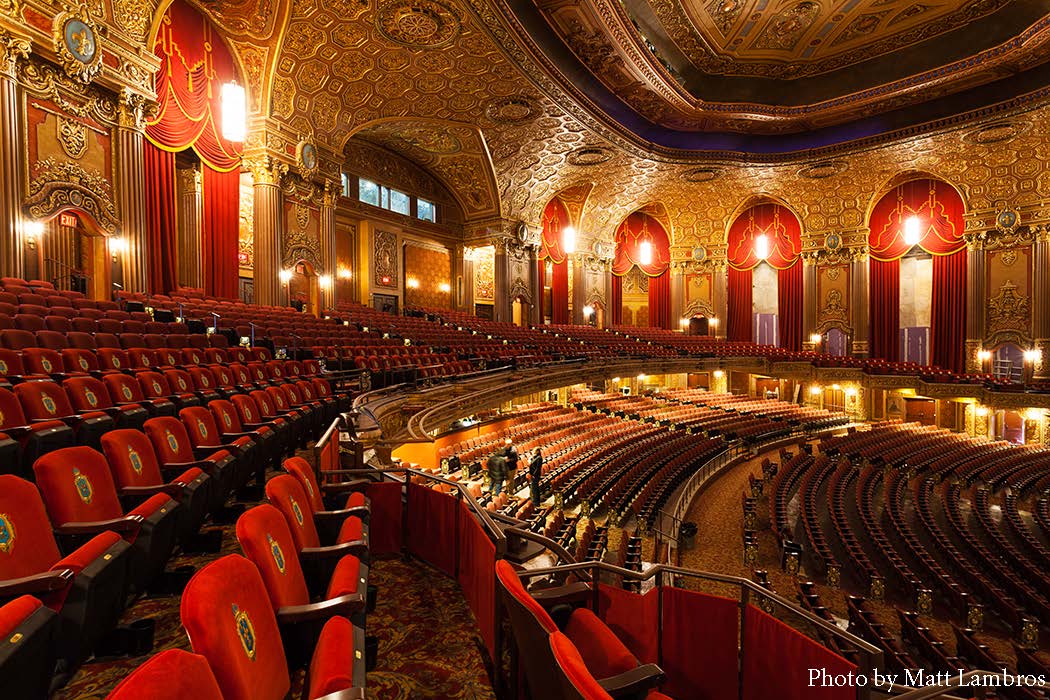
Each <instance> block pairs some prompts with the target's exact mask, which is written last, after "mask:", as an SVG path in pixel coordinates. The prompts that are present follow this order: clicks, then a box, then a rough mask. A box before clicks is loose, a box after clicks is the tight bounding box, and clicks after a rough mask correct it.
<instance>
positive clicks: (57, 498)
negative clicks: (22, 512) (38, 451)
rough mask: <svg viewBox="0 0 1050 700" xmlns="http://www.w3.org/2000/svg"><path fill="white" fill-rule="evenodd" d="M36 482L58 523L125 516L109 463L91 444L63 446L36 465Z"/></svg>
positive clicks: (55, 522)
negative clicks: (85, 445) (88, 445)
mask: <svg viewBox="0 0 1050 700" xmlns="http://www.w3.org/2000/svg"><path fill="white" fill-rule="evenodd" d="M33 473H34V474H36V483H37V485H38V486H39V487H40V493H41V495H42V496H43V497H44V506H45V507H46V508H47V512H48V515H50V516H51V522H52V523H54V524H55V525H64V524H66V523H80V522H90V521H93V520H112V519H114V518H122V517H124V509H123V508H122V507H121V505H120V500H119V499H118V498H117V487H116V485H115V484H114V483H113V475H112V474H111V473H110V471H109V464H107V463H106V458H105V457H103V456H102V454H101V453H100V452H97V451H95V450H93V449H91V448H90V447H64V448H62V449H60V450H55V451H53V452H48V453H47V454H45V455H43V456H42V457H40V459H38V460H37V461H36V462H35V463H34V464H33Z"/></svg>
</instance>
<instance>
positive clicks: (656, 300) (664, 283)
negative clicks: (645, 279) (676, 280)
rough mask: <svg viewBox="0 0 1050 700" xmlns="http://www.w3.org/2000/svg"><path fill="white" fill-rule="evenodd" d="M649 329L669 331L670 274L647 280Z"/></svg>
mask: <svg viewBox="0 0 1050 700" xmlns="http://www.w3.org/2000/svg"><path fill="white" fill-rule="evenodd" d="M649 327H650V328H664V329H666V330H671V273H670V271H668V270H664V271H663V273H662V274H660V275H657V276H656V277H650V278H649Z"/></svg>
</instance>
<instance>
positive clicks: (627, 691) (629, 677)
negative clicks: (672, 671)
mask: <svg viewBox="0 0 1050 700" xmlns="http://www.w3.org/2000/svg"><path fill="white" fill-rule="evenodd" d="M664 678H665V676H664V672H663V670H662V669H661V668H660V667H659V666H657V665H656V664H643V665H641V666H638V667H637V668H632V669H631V670H630V671H625V672H623V673H621V674H620V675H618V676H611V677H609V678H602V679H600V680H599V681H598V685H600V686H601V687H602V688H604V689H605V692H607V693H608V694H609V695H612V696H613V697H614V698H624V697H631V696H635V695H637V696H639V697H641V696H642V695H643V694H644V693H645V692H646V691H647V690H650V689H652V688H655V687H656V686H658V685H660V684H661V683H663V682H664Z"/></svg>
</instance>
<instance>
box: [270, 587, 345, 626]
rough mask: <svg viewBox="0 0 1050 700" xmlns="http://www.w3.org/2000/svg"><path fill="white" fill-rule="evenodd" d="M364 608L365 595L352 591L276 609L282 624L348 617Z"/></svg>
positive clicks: (278, 620) (279, 621)
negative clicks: (329, 598)
mask: <svg viewBox="0 0 1050 700" xmlns="http://www.w3.org/2000/svg"><path fill="white" fill-rule="evenodd" d="M364 609H365V596H363V595H360V594H357V593H352V594H350V595H344V596H339V597H338V598H332V599H331V600H323V601H321V602H320V603H308V604H306V605H289V606H286V607H283V608H278V610H277V622H278V623H279V624H280V623H283V624H298V623H300V622H306V621H308V620H317V619H323V618H328V617H334V616H335V615H342V616H343V617H349V616H350V615H352V614H354V613H356V612H360V611H361V610H364Z"/></svg>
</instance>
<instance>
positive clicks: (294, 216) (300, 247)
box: [281, 197, 327, 274]
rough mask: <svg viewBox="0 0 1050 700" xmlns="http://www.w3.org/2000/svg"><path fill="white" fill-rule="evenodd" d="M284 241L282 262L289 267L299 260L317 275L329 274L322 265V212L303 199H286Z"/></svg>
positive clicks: (284, 204)
mask: <svg viewBox="0 0 1050 700" xmlns="http://www.w3.org/2000/svg"><path fill="white" fill-rule="evenodd" d="M283 206H284V240H283V241H282V244H281V260H282V263H283V265H284V266H285V267H289V266H291V265H292V264H294V263H296V262H298V261H299V260H305V261H306V262H308V263H310V265H312V266H313V268H314V271H315V272H316V273H317V274H322V273H324V272H327V270H323V269H322V267H323V266H322V264H321V238H320V235H321V233H320V231H321V210H320V208H319V207H317V206H315V205H313V204H312V203H309V202H308V201H303V200H301V199H297V198H292V197H285V198H284V203H283Z"/></svg>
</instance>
